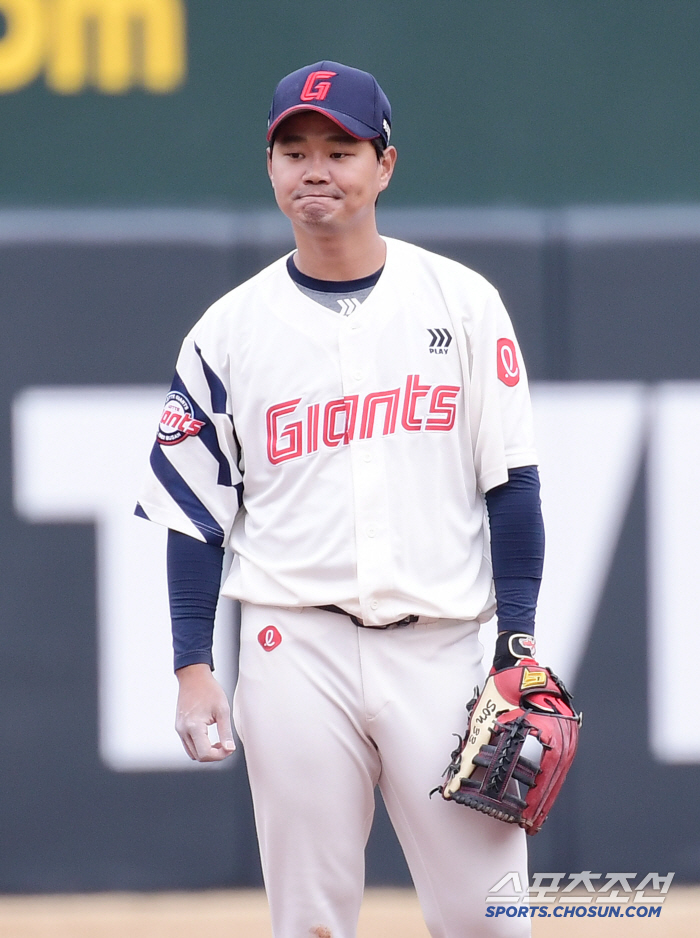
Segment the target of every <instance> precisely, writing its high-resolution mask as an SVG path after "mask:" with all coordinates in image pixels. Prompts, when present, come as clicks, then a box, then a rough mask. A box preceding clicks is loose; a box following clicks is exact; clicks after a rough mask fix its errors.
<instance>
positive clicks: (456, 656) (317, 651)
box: [234, 604, 530, 938]
mask: <svg viewBox="0 0 700 938" xmlns="http://www.w3.org/2000/svg"><path fill="white" fill-rule="evenodd" d="M241 618H242V622H241V644H240V671H239V678H238V685H237V688H236V693H235V697H234V719H235V724H236V729H237V731H238V734H239V736H240V737H241V740H242V741H243V745H244V747H245V754H246V760H247V765H248V773H249V777H250V784H251V789H252V794H253V803H254V808H255V819H256V825H257V831H258V840H259V844H260V854H261V858H262V866H263V874H264V877H265V885H266V889H267V894H268V899H269V903H270V909H271V915H272V927H273V934H274V938H355V935H356V930H357V920H358V915H359V910H360V905H361V902H362V894H363V889H364V849H365V845H366V842H367V838H368V836H369V831H370V827H371V824H372V815H373V811H374V794H373V792H374V786H375V785H379V787H380V789H381V792H382V796H383V798H384V801H385V803H386V807H387V810H388V813H389V817H390V818H391V822H392V824H393V825H394V828H395V830H396V833H397V835H398V839H399V841H400V843H401V846H402V848H403V851H404V854H405V856H406V860H407V862H408V866H409V869H410V871H411V875H412V877H413V882H414V884H415V887H416V891H417V894H418V898H419V901H420V904H421V908H422V911H423V915H424V918H425V921H426V924H427V926H428V929H429V931H430V934H431V936H432V938H482V936H483V938H486V936H488V938H495V936H503V938H505V936H508V938H526V936H529V935H530V922H529V918H524V917H518V918H506V917H505V916H501V917H498V918H486V917H485V911H486V903H485V898H486V896H487V894H488V893H489V891H490V889H491V888H492V887H493V886H494V884H495V883H497V882H498V881H499V880H500V879H501V878H502V877H503V876H504V875H505V874H507V873H510V872H517V873H519V875H520V878H521V881H522V882H527V860H526V846H525V834H524V832H523V831H522V830H520V828H518V827H517V826H515V825H509V824H504V823H502V822H499V821H496V820H494V819H492V818H489V817H486V816H485V815H482V814H480V813H478V812H477V811H473V810H471V809H469V808H465V807H464V806H462V805H457V804H454V803H449V802H446V801H444V800H443V799H442V798H441V797H440V796H439V795H436V796H434V797H433V798H432V799H430V798H429V797H428V792H429V791H430V790H431V789H432V788H434V787H435V786H436V785H438V784H440V782H441V776H442V772H443V770H444V768H445V766H446V765H447V762H448V761H449V754H450V752H451V751H452V749H453V748H454V745H455V743H456V740H455V737H454V736H453V734H454V733H462V734H463V733H464V730H465V728H466V711H465V704H466V702H467V700H469V698H470V697H471V696H472V691H473V689H474V686H475V685H476V684H477V683H480V682H483V677H484V675H483V671H482V664H481V658H482V648H481V645H480V643H479V641H478V625H477V624H476V623H474V622H456V621H454V620H445V619H443V620H438V621H433V622H429V623H425V624H421V623H418V624H415V625H410V626H403V627H400V628H391V629H386V630H379V629H371V628H361V627H358V626H356V625H354V624H353V623H352V622H351V620H350V619H349V618H347V617H346V616H342V615H338V614H336V613H333V612H324V611H321V610H318V609H314V608H307V609H303V610H292V609H283V608H279V607H269V606H254V605H251V604H243V610H242V617H241Z"/></svg>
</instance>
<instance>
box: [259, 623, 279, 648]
mask: <svg viewBox="0 0 700 938" xmlns="http://www.w3.org/2000/svg"><path fill="white" fill-rule="evenodd" d="M258 641H259V642H260V645H261V646H262V647H263V648H264V649H265V651H272V650H273V649H275V648H277V646H278V645H279V643H280V642H281V641H282V636H281V635H280V633H279V631H278V630H277V629H276V628H275V627H274V625H268V626H267V627H266V628H264V629H261V630H260V632H258Z"/></svg>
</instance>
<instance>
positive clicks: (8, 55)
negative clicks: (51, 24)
mask: <svg viewBox="0 0 700 938" xmlns="http://www.w3.org/2000/svg"><path fill="white" fill-rule="evenodd" d="M0 14H2V16H3V18H4V20H5V34H4V36H3V37H2V39H0V93H1V92H7V91H16V90H17V89H18V88H23V87H24V86H25V85H28V84H29V83H30V82H32V81H34V79H35V78H36V77H37V76H38V75H39V73H40V71H41V67H42V65H43V59H44V39H45V34H46V18H45V16H44V5H43V0H0Z"/></svg>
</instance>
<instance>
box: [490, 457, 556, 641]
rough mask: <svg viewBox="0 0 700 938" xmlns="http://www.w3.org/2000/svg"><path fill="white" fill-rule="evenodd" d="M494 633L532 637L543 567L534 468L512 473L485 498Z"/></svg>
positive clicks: (525, 468)
mask: <svg viewBox="0 0 700 938" xmlns="http://www.w3.org/2000/svg"><path fill="white" fill-rule="evenodd" d="M486 506H487V508H488V513H489V525H490V528H491V560H492V563H493V579H494V584H495V588H496V615H497V617H498V631H499V632H505V631H517V632H527V633H529V634H530V635H532V634H533V633H534V631H535V610H536V608H537V596H538V594H539V591H540V582H541V580H542V566H543V564H544V522H543V520H542V508H541V505H540V477H539V473H538V471H537V466H523V467H521V468H518V469H510V470H509V472H508V481H507V482H506V483H505V484H504V485H498V486H496V488H493V489H491V490H490V491H489V492H487V493H486Z"/></svg>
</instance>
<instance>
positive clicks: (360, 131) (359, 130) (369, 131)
mask: <svg viewBox="0 0 700 938" xmlns="http://www.w3.org/2000/svg"><path fill="white" fill-rule="evenodd" d="M301 111H316V112H317V113H318V114H323V115H324V116H325V117H329V118H330V119H331V120H332V121H333V122H334V123H336V124H338V126H339V127H342V128H343V130H345V131H347V132H348V133H349V134H350V136H351V137H355V138H356V139H357V140H376V139H377V137H382V136H383V135H382V134H381V133H379V132H378V131H376V130H375V129H374V128H373V127H370V126H369V125H368V124H365V123H363V122H362V121H359V120H357V118H355V117H349V116H348V115H347V114H343V113H342V112H341V111H333V110H331V109H330V108H325V107H319V106H318V105H313V104H295V105H294V107H289V108H287V110H286V111H283V112H282V113H281V114H280V115H279V117H277V118H275V120H274V121H273V122H272V124H270V127H269V128H268V131H267V141H268V143H269V142H270V140H272V137H273V136H274V134H275V131H276V130H277V128H278V127H279V125H280V124H281V123H282V121H283V120H284V119H285V118H287V117H289V116H290V115H291V114H297V113H300V112H301Z"/></svg>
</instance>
